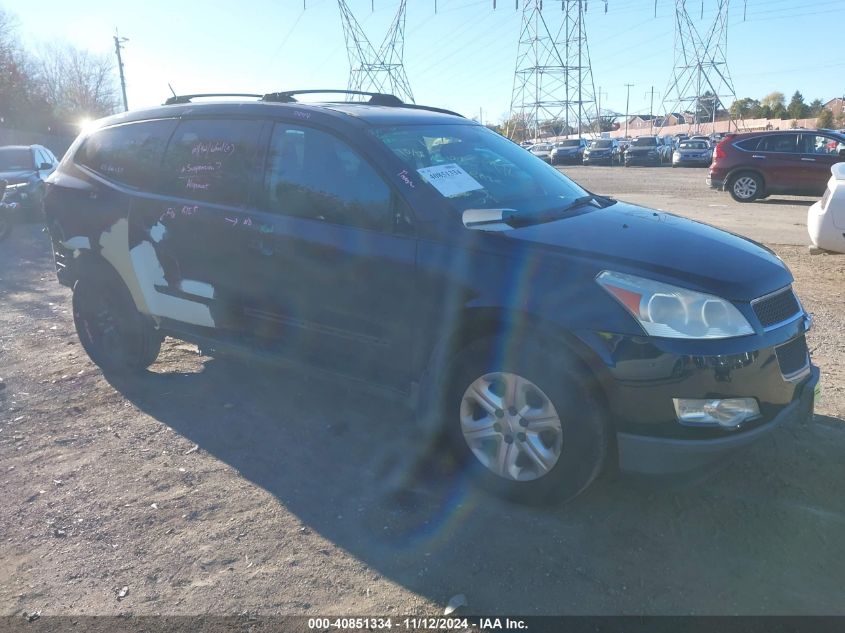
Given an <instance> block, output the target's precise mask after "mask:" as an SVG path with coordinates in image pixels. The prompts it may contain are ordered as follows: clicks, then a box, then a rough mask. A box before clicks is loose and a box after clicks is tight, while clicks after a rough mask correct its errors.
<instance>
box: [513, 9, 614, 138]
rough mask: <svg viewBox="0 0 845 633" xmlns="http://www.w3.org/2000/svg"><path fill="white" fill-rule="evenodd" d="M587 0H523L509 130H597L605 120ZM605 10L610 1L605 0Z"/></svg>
mask: <svg viewBox="0 0 845 633" xmlns="http://www.w3.org/2000/svg"><path fill="white" fill-rule="evenodd" d="M586 5H587V3H586V1H585V0H561V3H560V8H558V3H557V2H550V1H548V0H547V2H546V8H545V10H544V8H543V1H542V0H523V3H522V26H521V29H520V36H519V48H518V49H517V57H516V70H515V72H514V78H513V92H512V94H511V116H510V119H509V120H508V126H507V128H508V129H507V130H506V133H507V135H508V136H509V137H510V138H512V139H515V140H519V139H524V138H539V137H541V136H543V135H555V136H557V135H561V134H578V135H579V136H580V135H581V134H583V133H585V132H587V133H595V132H598V131H599V130H598V129H595V126H596V125H597V124H598V122H599V117H598V108H597V107H596V89H595V85H594V83H593V71H592V68H591V67H590V49H589V47H588V45H587V32H586V29H585V28H584V14H585V13H586V10H587V6H586ZM605 10H607V2H606V1H605Z"/></svg>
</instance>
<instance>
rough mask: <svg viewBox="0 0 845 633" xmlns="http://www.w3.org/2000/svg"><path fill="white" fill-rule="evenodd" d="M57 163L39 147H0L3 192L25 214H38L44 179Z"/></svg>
mask: <svg viewBox="0 0 845 633" xmlns="http://www.w3.org/2000/svg"><path fill="white" fill-rule="evenodd" d="M58 164H59V161H58V160H57V159H56V157H55V156H54V155H53V153H52V152H51V151H50V150H49V149H47V148H46V147H44V146H42V145H5V146H3V147H0V179H3V180H5V181H6V182H7V183H8V185H7V192H8V194H7V195H9V196H10V197H11V198H13V199H14V200H15V201H16V202H17V203H18V204H19V205H20V206H21V209H22V210H23V211H24V212H25V213H27V214H30V215H32V214H34V213H40V211H41V202H42V200H43V198H44V180H45V179H46V178H47V177H48V176H49V175H50V174H52V173H53V172H54V171H55V169H56V166H57V165H58Z"/></svg>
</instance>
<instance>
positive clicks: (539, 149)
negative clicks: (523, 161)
mask: <svg viewBox="0 0 845 633" xmlns="http://www.w3.org/2000/svg"><path fill="white" fill-rule="evenodd" d="M551 149H552V146H551V145H535V146H534V147H532V148H531V151H532V152H534V153H539V152H548V151H550V150H551Z"/></svg>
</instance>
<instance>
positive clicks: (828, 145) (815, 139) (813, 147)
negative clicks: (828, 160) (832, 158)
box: [801, 134, 839, 154]
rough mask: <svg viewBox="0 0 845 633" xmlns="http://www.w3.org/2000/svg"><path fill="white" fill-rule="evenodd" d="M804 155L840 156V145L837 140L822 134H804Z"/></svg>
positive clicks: (802, 136)
mask: <svg viewBox="0 0 845 633" xmlns="http://www.w3.org/2000/svg"><path fill="white" fill-rule="evenodd" d="M801 138H802V143H801V144H802V145H803V147H802V149H801V151H802V153H804V154H838V153H839V152H838V150H837V146H838V143H837V142H836V140H835V139H832V138H830V137H828V136H821V135H820V134H802V135H801Z"/></svg>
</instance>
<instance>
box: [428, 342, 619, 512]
mask: <svg viewBox="0 0 845 633" xmlns="http://www.w3.org/2000/svg"><path fill="white" fill-rule="evenodd" d="M506 347H507V344H506V341H503V340H501V339H485V340H482V341H478V342H476V343H473V344H472V345H470V346H469V347H468V348H467V349H466V350H464V351H463V352H462V353H460V354H459V355H458V357H457V358H456V359H455V362H454V363H453V365H452V370H451V371H450V374H449V381H448V385H447V386H446V388H445V389H444V392H445V398H444V400H443V411H442V420H443V424H444V429H443V430H444V435H445V437H446V440H447V442H448V447H449V449H450V450H451V451H452V452H453V453H454V455H455V456H457V457H458V459H459V460H460V462H461V463H462V464H463V465H464V469H465V471H466V472H467V473H468V474H470V475H471V476H472V477H473V478H474V479H475V480H476V481H478V482H479V483H480V484H481V485H482V486H484V487H485V488H488V489H490V490H492V491H493V492H495V493H497V494H499V495H501V496H504V497H506V498H509V499H512V500H515V501H521V502H526V503H540V502H549V501H563V500H566V499H570V498H572V497H574V496H575V495H577V494H578V493H579V492H581V491H582V490H584V489H585V488H586V487H587V486H588V485H589V484H590V483H591V482H592V481H593V480H594V479H595V478H596V476H597V475H598V474H599V472H600V470H601V468H602V466H603V464H604V460H605V456H606V453H607V445H608V431H607V424H606V421H605V416H604V413H603V409H602V407H601V405H600V402H599V400H598V398H597V397H596V394H595V393H594V392H593V390H592V389H591V387H590V385H589V382H588V381H586V380H585V378H584V369H583V368H581V366H580V365H579V364H578V363H577V362H574V361H572V360H570V359H569V357H568V354H566V353H561V354H555V355H554V356H552V355H550V354H548V352H547V351H544V350H543V349H542V348H541V347H540V346H539V345H533V344H527V345H520V346H519V347H518V348H516V347H515V346H514V348H515V349H518V350H519V352H518V354H514V357H513V358H509V359H506V360H505V359H502V358H501V351H502V350H503V349H505V348H506Z"/></svg>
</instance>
